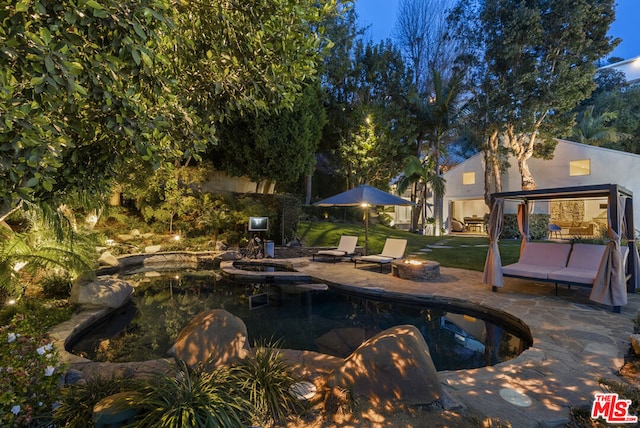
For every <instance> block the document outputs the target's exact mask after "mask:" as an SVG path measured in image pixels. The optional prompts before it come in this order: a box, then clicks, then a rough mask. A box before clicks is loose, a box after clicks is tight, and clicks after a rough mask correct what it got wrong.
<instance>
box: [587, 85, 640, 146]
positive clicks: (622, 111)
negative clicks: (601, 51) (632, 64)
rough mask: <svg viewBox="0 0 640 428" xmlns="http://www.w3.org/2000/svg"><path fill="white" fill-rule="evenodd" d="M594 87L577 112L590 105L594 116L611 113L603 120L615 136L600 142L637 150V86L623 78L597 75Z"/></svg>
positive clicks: (639, 100)
mask: <svg viewBox="0 0 640 428" xmlns="http://www.w3.org/2000/svg"><path fill="white" fill-rule="evenodd" d="M598 83H599V86H598V90H596V91H595V92H594V94H593V95H592V97H591V98H590V99H589V100H587V101H586V102H585V103H583V105H581V106H580V107H579V108H578V109H577V113H578V114H583V111H584V110H586V109H588V108H590V106H593V114H594V115H595V117H596V118H598V117H600V116H602V115H605V114H606V115H609V114H611V113H613V114H615V117H612V118H611V120H610V121H609V122H608V123H607V128H609V129H615V131H616V137H623V138H613V139H609V141H607V142H604V141H603V142H601V144H600V145H601V146H603V147H607V148H610V149H616V150H622V151H625V152H629V153H636V154H640V137H639V135H640V87H638V86H628V85H626V84H625V83H624V79H620V80H613V81H609V80H605V81H603V79H598Z"/></svg>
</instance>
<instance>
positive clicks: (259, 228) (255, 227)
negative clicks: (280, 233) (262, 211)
mask: <svg viewBox="0 0 640 428" xmlns="http://www.w3.org/2000/svg"><path fill="white" fill-rule="evenodd" d="M267 230H269V217H249V231H250V232H266V231H267Z"/></svg>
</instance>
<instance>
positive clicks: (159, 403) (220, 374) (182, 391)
mask: <svg viewBox="0 0 640 428" xmlns="http://www.w3.org/2000/svg"><path fill="white" fill-rule="evenodd" d="M137 390H138V391H139V392H140V394H141V399H140V402H139V403H137V404H138V406H139V407H140V410H141V411H140V413H139V419H138V420H137V421H136V426H139V427H164V428H171V427H175V428H191V427H193V428H196V427H225V428H234V427H245V426H247V423H248V422H249V421H250V420H251V406H250V404H249V403H248V402H247V401H246V400H245V399H243V398H242V396H241V395H240V394H239V392H238V390H237V386H236V384H235V382H234V381H233V380H232V376H231V373H230V370H229V369H228V368H219V369H216V370H214V371H210V372H209V371H206V370H205V369H204V368H203V367H200V366H199V367H197V368H195V369H191V368H189V367H188V366H187V365H186V363H184V362H183V361H178V366H177V368H176V370H175V373H173V374H172V375H166V376H155V377H152V378H149V379H145V380H143V381H140V385H139V388H137Z"/></svg>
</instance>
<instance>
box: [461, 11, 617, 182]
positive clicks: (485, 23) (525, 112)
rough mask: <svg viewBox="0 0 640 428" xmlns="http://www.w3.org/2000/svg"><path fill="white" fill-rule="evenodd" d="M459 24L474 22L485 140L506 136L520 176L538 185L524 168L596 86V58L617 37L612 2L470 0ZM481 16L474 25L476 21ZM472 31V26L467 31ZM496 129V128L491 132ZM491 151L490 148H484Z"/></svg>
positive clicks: (562, 130) (472, 35)
mask: <svg viewBox="0 0 640 428" xmlns="http://www.w3.org/2000/svg"><path fill="white" fill-rule="evenodd" d="M463 4H464V7H463V8H462V9H459V10H458V12H460V11H464V12H466V14H464V13H462V14H461V15H459V17H462V19H461V20H460V21H459V22H465V21H466V20H469V19H471V20H472V22H473V23H474V24H473V25H471V27H472V29H471V31H470V32H466V33H461V34H465V35H466V36H467V37H470V38H471V39H473V40H474V41H475V48H474V49H475V53H476V54H477V58H480V61H478V62H476V63H475V64H474V67H475V71H476V73H475V76H476V77H477V78H478V82H479V86H480V91H481V92H482V94H483V100H484V101H483V103H482V104H481V105H482V107H483V108H482V109H481V110H479V112H480V113H481V114H484V115H486V116H485V117H487V118H489V119H490V120H489V121H486V120H485V123H486V128H485V129H486V130H487V133H486V134H485V135H486V136H491V135H494V136H496V135H498V134H499V135H501V136H503V137H504V138H505V139H506V140H507V142H508V144H509V146H510V149H511V150H512V152H513V153H514V155H515V156H516V157H517V159H518V165H519V167H520V172H521V176H522V187H523V189H528V188H535V180H534V179H533V177H532V176H531V174H530V173H529V171H528V167H527V160H528V159H529V158H530V157H531V156H533V155H534V153H535V149H536V148H537V147H536V145H537V143H539V142H544V140H545V138H546V137H550V136H554V137H555V136H557V135H562V134H564V133H565V132H566V130H567V129H569V128H570V127H571V117H569V116H567V115H566V114H565V113H568V112H570V111H571V110H572V109H573V108H574V107H575V106H576V105H578V103H579V102H580V101H581V100H583V99H584V98H586V97H588V96H589V94H590V93H591V91H593V89H594V88H595V84H594V82H593V77H594V73H595V65H594V64H595V61H596V60H597V59H599V58H601V57H603V56H604V55H605V54H607V53H609V52H611V50H612V49H613V48H614V47H615V45H616V43H617V40H613V39H612V38H611V37H610V36H607V31H608V29H609V25H610V24H611V22H612V21H613V20H614V8H613V6H614V1H613V0H576V1H572V2H566V1H564V0H525V1H518V2H513V1H510V0H480V1H476V0H469V1H465V2H464V3H463ZM474 16H478V19H477V20H476V21H473V17H474ZM467 28H469V27H467ZM474 56H475V55H469V56H468V57H467V58H473V57H474ZM492 130H494V131H497V132H498V134H496V133H495V132H493V131H492ZM485 146H486V147H489V146H490V145H489V144H487V145H485Z"/></svg>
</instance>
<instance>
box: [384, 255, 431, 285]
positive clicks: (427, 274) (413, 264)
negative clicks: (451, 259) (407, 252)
mask: <svg viewBox="0 0 640 428" xmlns="http://www.w3.org/2000/svg"><path fill="white" fill-rule="evenodd" d="M391 272H392V273H393V276H397V277H398V278H402V279H410V280H412V281H429V280H431V279H435V278H438V277H439V276H440V263H438V262H434V261H431V260H409V259H403V260H393V261H391Z"/></svg>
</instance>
